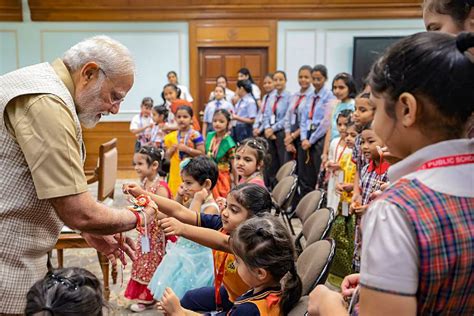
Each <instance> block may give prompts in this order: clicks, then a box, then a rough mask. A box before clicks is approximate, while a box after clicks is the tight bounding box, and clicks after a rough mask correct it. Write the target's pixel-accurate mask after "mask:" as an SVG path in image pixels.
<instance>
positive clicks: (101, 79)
mask: <svg viewBox="0 0 474 316" xmlns="http://www.w3.org/2000/svg"><path fill="white" fill-rule="evenodd" d="M134 67H135V66H134V62H133V59H132V57H131V54H130V52H129V50H128V49H127V48H126V47H125V46H123V45H122V44H120V43H119V42H117V41H115V40H113V39H111V38H109V37H106V36H96V37H93V38H90V39H87V40H85V41H82V42H80V43H78V44H76V45H74V46H73V47H71V48H70V49H69V50H68V51H67V52H66V53H65V54H64V56H63V57H62V58H61V59H57V60H55V61H54V62H52V63H51V64H49V63H42V64H37V65H33V66H29V67H25V68H21V69H18V70H16V71H13V72H11V73H8V74H5V75H3V76H1V77H0V112H1V113H2V115H1V122H0V144H1V145H0V188H1V191H0V194H1V196H2V197H1V202H0V315H2V314H22V313H23V311H24V308H25V304H26V293H27V292H28V290H29V288H30V287H31V285H33V284H34V283H35V282H36V281H37V280H39V279H41V278H43V277H44V275H45V274H46V272H47V253H48V251H50V250H51V249H52V248H53V247H54V245H55V243H56V241H57V239H58V236H59V234H60V231H61V228H62V227H63V225H64V224H65V225H67V226H69V227H71V228H73V229H76V230H79V231H81V232H82V236H83V237H84V238H85V239H86V241H87V242H88V243H89V244H90V245H91V246H93V247H95V248H96V249H97V250H99V251H101V252H103V253H104V254H106V255H108V256H109V258H114V256H115V257H120V258H121V259H122V260H124V258H123V255H122V254H123V253H127V254H128V255H129V256H130V257H131V258H132V259H133V258H134V250H135V248H134V245H133V242H131V240H130V239H126V240H125V242H119V240H118V236H117V235H114V234H117V233H119V232H123V231H128V230H131V229H133V228H134V227H136V225H137V222H140V221H139V220H140V218H138V217H137V214H138V213H137V214H133V213H132V212H130V211H128V210H124V209H122V210H118V209H115V210H113V209H110V208H108V207H106V206H104V205H102V204H99V203H97V202H96V201H95V199H94V198H93V197H92V196H91V194H90V193H89V192H88V189H87V182H86V178H85V175H84V172H83V163H84V159H85V152H84V144H83V140H82V131H81V124H82V126H84V127H86V128H92V127H94V126H95V125H96V124H97V122H98V121H99V120H100V118H101V116H102V115H106V114H109V113H112V114H116V113H117V112H118V110H119V107H120V103H121V102H122V100H123V98H124V97H125V95H126V94H127V92H128V91H129V90H130V89H131V87H132V85H133V80H134ZM155 207H156V206H155ZM154 212H155V209H154V207H153V206H151V205H148V206H147V207H146V208H145V214H146V215H148V217H149V218H151V217H150V216H152V214H154ZM138 216H144V215H143V214H142V215H138Z"/></svg>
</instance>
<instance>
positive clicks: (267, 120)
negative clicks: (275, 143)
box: [263, 91, 291, 133]
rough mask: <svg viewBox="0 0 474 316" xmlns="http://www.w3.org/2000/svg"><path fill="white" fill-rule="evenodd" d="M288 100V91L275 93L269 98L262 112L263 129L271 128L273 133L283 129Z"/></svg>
mask: <svg viewBox="0 0 474 316" xmlns="http://www.w3.org/2000/svg"><path fill="white" fill-rule="evenodd" d="M290 98H291V93H290V92H288V91H283V92H282V93H278V92H276V93H275V94H273V95H272V96H271V98H270V101H269V104H268V106H266V107H265V112H263V128H264V129H267V128H271V129H273V132H275V133H276V132H278V131H281V130H283V129H284V127H285V116H286V111H287V110H288V104H289V101H290Z"/></svg>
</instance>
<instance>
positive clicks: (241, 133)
mask: <svg viewBox="0 0 474 316" xmlns="http://www.w3.org/2000/svg"><path fill="white" fill-rule="evenodd" d="M234 113H235V114H236V115H238V116H240V117H244V118H256V117H257V103H256V102H255V99H254V98H253V97H252V95H251V94H246V95H245V96H244V97H243V98H241V99H240V100H239V102H237V104H236V105H235V108H234ZM252 126H253V124H250V123H244V122H240V121H235V126H234V128H233V130H232V138H233V139H234V140H235V141H236V142H241V141H243V140H244V139H246V138H248V137H252V135H253V134H252Z"/></svg>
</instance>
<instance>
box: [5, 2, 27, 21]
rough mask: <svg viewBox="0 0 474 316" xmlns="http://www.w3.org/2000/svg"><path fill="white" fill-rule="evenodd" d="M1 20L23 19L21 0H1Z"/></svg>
mask: <svg viewBox="0 0 474 316" xmlns="http://www.w3.org/2000/svg"><path fill="white" fill-rule="evenodd" d="M0 21H23V14H22V9H21V0H0Z"/></svg>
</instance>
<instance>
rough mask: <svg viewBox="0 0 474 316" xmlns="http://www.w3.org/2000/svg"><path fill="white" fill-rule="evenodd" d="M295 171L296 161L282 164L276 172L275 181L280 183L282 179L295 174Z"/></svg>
mask: <svg viewBox="0 0 474 316" xmlns="http://www.w3.org/2000/svg"><path fill="white" fill-rule="evenodd" d="M295 170H296V160H290V161H288V162H287V163H285V164H283V166H281V167H280V169H278V172H277V174H276V176H275V179H276V181H277V183H278V182H280V181H281V180H282V179H283V178H285V177H288V176H291V175H293V174H295Z"/></svg>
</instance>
